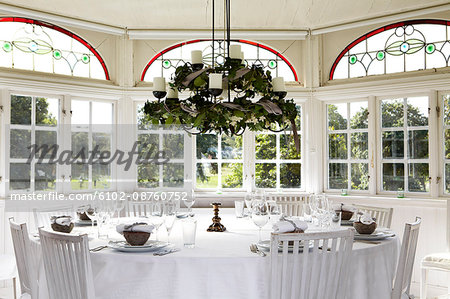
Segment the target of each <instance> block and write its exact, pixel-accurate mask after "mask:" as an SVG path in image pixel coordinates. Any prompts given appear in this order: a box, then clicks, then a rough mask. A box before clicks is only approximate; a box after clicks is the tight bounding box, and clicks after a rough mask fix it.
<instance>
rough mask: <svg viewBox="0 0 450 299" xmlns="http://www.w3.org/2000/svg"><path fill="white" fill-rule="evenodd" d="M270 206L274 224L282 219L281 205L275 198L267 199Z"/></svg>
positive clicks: (271, 219) (271, 221) (271, 218)
mask: <svg viewBox="0 0 450 299" xmlns="http://www.w3.org/2000/svg"><path fill="white" fill-rule="evenodd" d="M267 206H268V208H269V218H270V223H272V224H274V223H276V222H278V221H279V220H280V217H281V205H279V204H277V202H276V201H275V200H271V201H267Z"/></svg>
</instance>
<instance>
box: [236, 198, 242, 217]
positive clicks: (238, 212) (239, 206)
mask: <svg viewBox="0 0 450 299" xmlns="http://www.w3.org/2000/svg"><path fill="white" fill-rule="evenodd" d="M234 212H235V214H236V218H242V217H244V201H243V200H235V201H234Z"/></svg>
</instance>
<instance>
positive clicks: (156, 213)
mask: <svg viewBox="0 0 450 299" xmlns="http://www.w3.org/2000/svg"><path fill="white" fill-rule="evenodd" d="M150 219H151V222H152V224H153V225H154V226H155V231H156V233H155V236H156V241H158V231H159V228H160V226H161V225H162V224H163V222H164V218H163V207H162V205H161V203H160V202H157V201H155V202H154V204H153V207H152V215H151V218H150Z"/></svg>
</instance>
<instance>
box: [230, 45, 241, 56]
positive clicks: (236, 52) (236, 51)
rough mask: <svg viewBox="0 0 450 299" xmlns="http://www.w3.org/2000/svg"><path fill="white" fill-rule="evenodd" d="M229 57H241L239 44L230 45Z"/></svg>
mask: <svg viewBox="0 0 450 299" xmlns="http://www.w3.org/2000/svg"><path fill="white" fill-rule="evenodd" d="M229 56H230V58H232V59H241V45H230V53H229Z"/></svg>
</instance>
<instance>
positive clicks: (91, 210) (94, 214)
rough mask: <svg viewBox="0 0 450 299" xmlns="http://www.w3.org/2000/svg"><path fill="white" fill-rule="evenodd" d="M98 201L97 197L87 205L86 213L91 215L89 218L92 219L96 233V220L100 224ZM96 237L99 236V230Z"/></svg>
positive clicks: (93, 230)
mask: <svg viewBox="0 0 450 299" xmlns="http://www.w3.org/2000/svg"><path fill="white" fill-rule="evenodd" d="M96 201H97V199H94V201H93V202H92V203H91V204H90V205H86V210H85V213H86V215H87V216H88V217H89V219H91V223H92V232H93V234H95V229H94V225H95V222H96V223H97V225H98V214H99V212H100V208H99V206H98V203H97V202H96ZM96 237H97V238H98V231H97V236H96Z"/></svg>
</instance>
